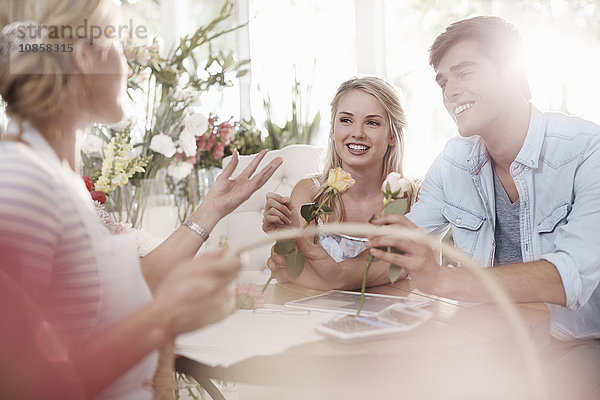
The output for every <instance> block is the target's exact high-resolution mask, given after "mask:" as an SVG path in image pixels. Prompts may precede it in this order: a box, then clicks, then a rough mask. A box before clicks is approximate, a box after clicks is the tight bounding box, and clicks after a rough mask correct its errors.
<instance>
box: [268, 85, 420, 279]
mask: <svg viewBox="0 0 600 400" xmlns="http://www.w3.org/2000/svg"><path fill="white" fill-rule="evenodd" d="M405 125H406V117H405V115H404V110H403V108H402V104H401V103H400V99H399V97H398V93H397V90H396V89H395V88H394V86H392V85H391V84H390V83H388V82H387V81H385V80H383V79H381V78H377V77H362V78H354V79H350V80H348V81H346V82H344V83H342V84H341V85H340V87H339V88H338V90H337V92H336V94H335V96H334V98H333V100H332V102H331V132H330V136H329V138H330V143H329V148H328V155H327V158H326V160H327V161H326V165H325V166H324V169H323V173H322V174H321V175H319V176H315V177H313V178H309V179H304V180H302V181H300V182H298V184H297V185H296V186H295V187H294V190H293V191H292V194H291V198H289V199H288V198H284V197H282V196H279V195H277V194H274V193H269V194H268V195H267V202H266V206H265V214H264V219H263V230H264V231H265V232H270V231H273V230H275V229H278V228H280V227H290V226H300V224H301V218H300V207H301V206H302V204H305V203H310V202H316V203H318V204H321V203H323V201H325V200H326V197H327V192H326V190H327V178H328V175H329V170H330V169H332V168H337V167H341V168H342V169H344V170H345V171H346V172H348V173H350V174H351V175H352V178H354V180H355V183H354V184H353V185H352V186H351V187H350V188H349V189H348V190H347V191H345V192H344V193H343V194H341V195H340V196H333V197H331V198H330V199H328V200H327V201H326V203H325V205H327V206H329V207H331V208H332V209H333V213H332V214H330V215H326V216H324V218H322V219H319V220H318V221H316V223H325V222H341V221H343V222H368V221H369V219H370V218H371V216H372V215H373V214H380V213H381V210H382V208H383V195H382V193H381V184H382V183H383V181H384V179H385V177H386V176H387V175H388V174H389V173H390V172H398V173H400V174H401V175H403V171H402V166H403V159H404V149H403V143H404V140H403V135H402V134H403V129H404V127H405ZM413 189H414V188H413ZM412 192H413V193H410V195H409V197H410V198H411V199H413V197H414V190H413V191H412ZM298 248H299V249H300V250H301V251H302V252H303V253H304V255H305V264H304V269H303V272H302V274H301V275H300V276H299V277H298V279H297V280H296V282H297V283H299V284H301V285H304V286H307V287H312V288H318V289H332V288H336V289H338V288H344V289H350V288H357V287H359V286H360V284H361V282H362V274H363V272H364V265H365V260H366V253H365V252H364V250H365V247H364V242H363V241H361V239H360V238H351V237H345V236H339V235H321V236H320V237H319V240H318V243H314V244H313V243H307V242H306V241H304V240H298ZM268 266H269V268H271V270H276V274H277V278H278V280H280V281H281V280H283V281H285V280H288V279H289V277H288V276H287V274H286V270H285V257H282V256H281V255H278V254H276V253H274V252H272V257H271V258H270V259H269V260H268ZM368 282H369V284H382V283H387V282H389V280H388V264H385V263H375V264H374V265H373V268H372V269H371V270H370V274H369V280H368Z"/></svg>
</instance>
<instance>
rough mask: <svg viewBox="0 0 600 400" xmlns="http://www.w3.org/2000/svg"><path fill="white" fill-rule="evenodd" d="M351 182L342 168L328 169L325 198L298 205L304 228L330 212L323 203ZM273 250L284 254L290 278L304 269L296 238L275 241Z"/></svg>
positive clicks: (273, 275) (347, 187)
mask: <svg viewBox="0 0 600 400" xmlns="http://www.w3.org/2000/svg"><path fill="white" fill-rule="evenodd" d="M353 184H354V179H352V176H351V175H350V174H349V173H348V172H346V171H344V170H343V169H342V168H340V167H337V168H335V169H334V168H332V169H330V170H329V175H328V176H327V189H325V192H324V194H325V198H324V199H323V201H322V202H321V203H320V204H317V203H308V204H304V205H303V206H302V207H300V215H301V216H302V218H304V220H305V221H306V222H305V223H304V228H306V227H307V226H308V225H309V224H310V223H311V222H312V221H314V220H315V219H316V218H317V217H318V216H319V215H322V214H331V213H332V212H333V210H332V209H331V207H328V206H326V205H325V204H326V203H327V202H329V200H330V199H331V198H332V197H334V196H339V195H340V194H342V193H344V192H345V191H346V190H348V189H349V188H350V187H351V186H352V185H353ZM273 250H274V251H275V252H276V253H277V254H280V255H285V265H286V267H287V272H288V276H289V277H290V279H292V280H295V279H296V278H298V276H300V274H301V273H302V270H303V269H304V254H303V253H302V251H300V250H299V249H298V247H297V246H296V240H295V239H288V240H280V241H277V243H275V247H274V249H273ZM274 277H275V274H274V273H273V272H272V273H271V276H270V277H269V280H268V281H267V283H265V285H264V286H263V289H262V291H263V292H264V291H265V290H266V289H267V287H269V284H270V283H271V281H272V280H273V278H274Z"/></svg>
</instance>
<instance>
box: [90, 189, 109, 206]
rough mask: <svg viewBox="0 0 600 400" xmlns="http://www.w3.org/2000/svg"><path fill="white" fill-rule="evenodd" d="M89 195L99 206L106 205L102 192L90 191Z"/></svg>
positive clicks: (104, 195)
mask: <svg viewBox="0 0 600 400" xmlns="http://www.w3.org/2000/svg"><path fill="white" fill-rule="evenodd" d="M90 194H91V195H92V200H95V201H97V202H98V203H100V204H104V203H106V194H105V193H104V192H101V191H99V190H92V191H91V192H90Z"/></svg>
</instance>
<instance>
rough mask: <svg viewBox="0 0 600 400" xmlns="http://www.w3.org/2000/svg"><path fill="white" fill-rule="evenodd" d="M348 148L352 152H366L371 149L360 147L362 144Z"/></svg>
mask: <svg viewBox="0 0 600 400" xmlns="http://www.w3.org/2000/svg"><path fill="white" fill-rule="evenodd" d="M348 148H349V149H350V150H355V151H366V150H368V149H369V147H368V146H362V145H360V144H349V145H348Z"/></svg>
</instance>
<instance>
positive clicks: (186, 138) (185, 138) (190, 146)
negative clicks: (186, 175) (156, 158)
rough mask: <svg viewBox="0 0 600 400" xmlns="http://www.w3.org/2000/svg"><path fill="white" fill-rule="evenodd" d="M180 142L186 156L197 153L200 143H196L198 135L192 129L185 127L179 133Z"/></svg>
mask: <svg viewBox="0 0 600 400" xmlns="http://www.w3.org/2000/svg"><path fill="white" fill-rule="evenodd" d="M178 144H179V147H180V148H181V150H182V151H183V152H184V153H185V155H186V156H188V157H192V156H195V155H196V151H197V150H198V145H197V144H196V136H194V133H193V132H192V131H190V130H188V129H187V128H185V129H184V130H183V132H181V134H180V135H179V142H178Z"/></svg>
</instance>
